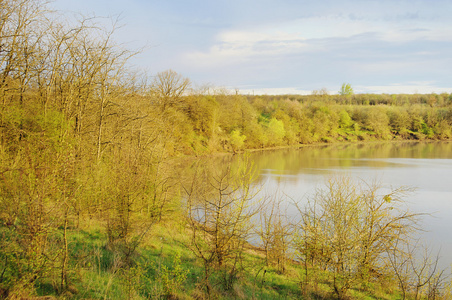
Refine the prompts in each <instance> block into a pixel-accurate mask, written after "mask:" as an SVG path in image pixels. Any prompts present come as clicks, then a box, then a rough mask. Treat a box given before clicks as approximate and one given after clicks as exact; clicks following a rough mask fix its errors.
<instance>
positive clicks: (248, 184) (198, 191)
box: [184, 157, 260, 294]
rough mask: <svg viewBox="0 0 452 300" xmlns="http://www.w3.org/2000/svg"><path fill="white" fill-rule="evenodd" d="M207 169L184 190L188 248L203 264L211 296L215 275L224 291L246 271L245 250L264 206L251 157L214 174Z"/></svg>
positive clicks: (207, 289)
mask: <svg viewBox="0 0 452 300" xmlns="http://www.w3.org/2000/svg"><path fill="white" fill-rule="evenodd" d="M207 170H208V168H205V167H204V168H203V169H202V170H201V171H197V172H196V174H195V176H194V178H193V180H192V181H191V183H190V185H189V186H188V185H185V186H184V190H185V193H186V195H187V200H186V201H187V208H186V214H187V218H186V220H187V224H188V226H189V230H190V235H191V238H190V242H189V245H188V247H189V249H190V250H191V251H192V252H193V254H194V255H195V256H196V257H197V258H198V259H200V260H201V261H202V263H203V266H204V285H205V287H206V292H207V293H208V294H210V290H211V280H212V279H211V275H212V273H213V272H216V273H217V274H218V277H219V278H220V284H221V285H222V286H223V288H224V289H226V290H230V289H231V288H232V284H233V283H234V282H235V281H236V280H237V276H238V274H240V273H241V272H242V271H243V265H242V254H243V250H244V247H245V245H246V243H247V242H246V240H247V238H248V237H249V235H250V234H251V232H252V229H253V225H252V224H253V223H252V218H253V216H254V215H256V214H257V212H258V211H259V209H260V206H259V202H257V201H256V200H255V199H254V196H255V195H256V193H257V191H256V189H255V188H253V181H254V179H255V173H254V168H253V166H252V164H251V162H250V161H249V160H248V158H247V157H243V158H240V159H239V161H238V163H237V165H232V164H231V163H229V164H228V166H227V167H226V168H225V169H224V170H215V171H213V173H212V174H209V172H208V171H207Z"/></svg>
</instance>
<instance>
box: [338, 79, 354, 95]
mask: <svg viewBox="0 0 452 300" xmlns="http://www.w3.org/2000/svg"><path fill="white" fill-rule="evenodd" d="M353 94H354V92H353V88H352V86H351V84H350V83H345V82H344V83H343V84H342V86H341V90H340V91H339V95H342V96H351V95H353Z"/></svg>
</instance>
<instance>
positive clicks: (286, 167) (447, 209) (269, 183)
mask: <svg viewBox="0 0 452 300" xmlns="http://www.w3.org/2000/svg"><path fill="white" fill-rule="evenodd" d="M251 158H252V160H253V161H254V163H255V165H256V167H257V169H258V172H259V180H260V182H261V183H263V184H264V186H265V190H266V192H267V193H271V191H272V190H282V191H284V194H285V195H286V196H287V198H288V199H290V201H293V199H295V200H297V201H303V199H307V198H308V197H310V196H312V195H313V194H314V192H315V189H316V188H319V187H322V185H323V183H324V182H325V180H326V178H327V177H329V176H332V175H335V174H346V175H349V176H352V177H353V178H356V179H358V180H364V181H366V182H370V181H377V182H380V183H381V185H382V186H383V188H385V187H386V188H390V187H394V188H397V187H400V186H408V187H415V188H416V191H415V192H414V193H413V194H411V195H409V197H408V198H407V199H406V201H407V202H408V204H409V207H410V209H411V210H412V211H415V212H423V213H429V214H431V216H427V217H425V218H424V222H423V224H422V226H423V229H425V230H426V232H425V233H423V234H421V235H420V238H421V239H422V240H423V241H424V242H426V243H428V244H430V245H434V248H435V249H436V250H439V249H440V248H441V254H442V257H443V258H442V260H441V264H442V266H444V267H445V266H448V265H449V263H452V239H451V238H450V232H452V219H451V217H450V216H451V214H452V184H451V183H450V182H451V178H452V143H451V142H432V143H371V144H362V145H353V144H348V145H331V146H313V147H303V148H299V149H284V150H274V151H262V152H258V153H252V155H251ZM288 201H289V200H288ZM288 205H289V206H290V203H288ZM289 212H290V209H289ZM292 212H293V213H294V214H296V212H295V211H294V210H293V211H292Z"/></svg>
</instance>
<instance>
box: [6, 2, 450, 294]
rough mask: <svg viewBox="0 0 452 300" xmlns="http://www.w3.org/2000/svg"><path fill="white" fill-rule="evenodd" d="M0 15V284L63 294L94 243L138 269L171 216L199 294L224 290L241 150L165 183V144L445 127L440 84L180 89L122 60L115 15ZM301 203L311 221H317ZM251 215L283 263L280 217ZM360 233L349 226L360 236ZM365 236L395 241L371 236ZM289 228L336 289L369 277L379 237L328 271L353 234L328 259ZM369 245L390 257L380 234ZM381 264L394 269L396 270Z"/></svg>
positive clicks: (42, 5) (240, 235) (180, 151)
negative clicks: (287, 92) (84, 243)
mask: <svg viewBox="0 0 452 300" xmlns="http://www.w3.org/2000/svg"><path fill="white" fill-rule="evenodd" d="M0 14H1V19H0V236H1V239H0V298H8V297H9V298H13V299H14V297H16V298H21V297H28V296H30V295H34V294H36V293H37V290H38V288H41V289H44V287H48V286H50V287H51V288H50V289H51V290H52V292H54V293H56V294H57V295H60V296H61V297H67V298H70V296H71V295H74V294H75V293H76V291H74V288H73V285H74V282H76V281H77V280H82V279H80V277H82V276H81V275H80V274H79V272H81V270H85V269H89V268H92V266H93V265H95V264H97V266H98V267H99V270H100V269H101V266H103V265H104V264H102V263H101V262H100V260H101V259H100V256H96V255H94V253H98V252H95V251H104V252H105V253H109V255H111V256H112V257H113V258H112V259H111V260H110V261H109V263H108V264H107V265H108V266H109V269H108V270H109V272H110V273H109V274H110V276H111V277H110V278H113V277H114V276H119V275H117V274H119V273H120V271H121V270H122V271H124V272H125V271H127V272H129V273H127V272H125V273H124V274H126V275H127V274H129V275H130V274H131V273H130V272H131V270H135V271H137V270H138V269H137V268H136V267H137V265H136V261H137V253H138V249H139V247H140V246H141V245H142V243H143V241H145V240H146V239H147V238H149V235H150V233H151V229H152V228H153V226H154V225H155V224H157V223H160V222H163V221H165V220H167V219H174V218H179V217H180V218H181V219H183V220H184V221H186V223H185V226H186V228H187V230H188V231H189V232H190V233H191V239H190V240H189V241H187V247H188V248H189V249H191V251H192V253H193V255H194V256H195V257H196V258H197V260H198V261H199V262H200V264H202V265H203V268H204V277H203V281H202V286H203V287H204V288H205V289H204V291H205V293H206V294H207V295H210V294H211V292H212V290H214V289H215V284H214V283H215V282H220V283H221V284H222V286H223V288H224V289H225V290H228V289H229V290H230V289H231V288H232V287H233V284H234V283H235V282H236V281H237V279H238V278H239V277H240V276H241V274H243V270H244V269H243V268H242V266H243V260H242V259H243V252H242V250H243V249H244V248H245V246H246V245H247V243H245V239H246V237H247V236H248V235H249V234H250V233H251V230H252V229H253V228H254V227H252V226H249V225H250V222H249V221H250V220H251V219H253V218H255V217H256V216H257V213H258V211H257V210H256V208H257V207H258V206H255V205H250V203H251V199H252V198H253V197H252V195H253V191H252V189H251V188H250V187H251V183H252V180H251V179H252V178H253V172H252V168H250V166H249V165H248V164H247V163H246V162H243V163H241V166H240V167H238V168H232V167H231V168H229V169H227V170H226V171H224V172H223V173H219V174H217V173H205V172H206V171H204V170H205V168H203V169H200V170H199V172H198V171H196V172H194V173H193V174H194V175H193V177H192V178H191V181H190V180H189V181H188V182H185V181H184V182H181V178H180V176H179V175H180V174H177V172H175V170H178V168H177V165H178V164H181V163H184V160H174V158H175V157H181V156H184V155H201V154H210V153H215V152H224V151H227V152H237V151H241V150H243V149H251V148H264V147H273V146H283V145H297V144H300V143H316V142H330V141H342V140H349V141H357V140H372V139H395V138H396V139H397V138H400V139H449V138H450V137H451V120H452V117H451V105H450V96H449V98H445V95H440V96H441V99H442V100H440V99H439V98H437V95H430V96H432V97H434V98H435V99H437V101H436V102H434V103H433V102H431V103H430V102H428V103H423V102H422V101H420V102H419V103H417V102H415V100H414V99H417V98H416V97H418V96H409V95H407V96H406V97H408V98H409V100H408V102H406V103H405V102H403V103H398V104H393V103H391V104H390V103H382V102H381V103H380V102H379V103H372V102H370V101H371V100H369V103H364V102H363V103H359V101H360V100H359V99H361V98H360V97H366V95H352V96H342V95H341V96H329V95H320V96H319V95H317V94H315V93H314V94H313V95H312V96H309V97H308V96H306V97H304V96H303V97H301V96H300V97H299V96H284V97H283V96H281V97H273V98H271V97H264V96H262V97H258V96H245V95H239V94H230V93H228V92H225V91H222V90H221V89H212V88H203V89H193V88H192V85H191V82H190V80H189V79H188V78H185V77H183V76H182V75H180V74H178V73H176V72H174V71H171V70H168V71H163V72H160V73H157V74H156V75H155V76H154V77H152V78H148V77H146V76H145V75H143V74H140V72H138V71H136V70H135V69H134V68H133V67H131V66H130V65H129V63H128V61H129V59H130V58H131V57H132V56H134V55H136V54H137V53H136V52H134V51H130V50H127V49H124V48H123V47H122V46H121V45H119V44H117V43H115V41H114V32H115V27H116V26H117V25H116V23H115V22H112V26H111V28H108V29H106V28H104V27H102V26H100V25H99V23H98V22H97V20H96V19H95V18H84V17H81V18H79V20H78V21H76V22H74V23H72V24H71V25H67V24H66V22H65V21H64V19H65V16H61V15H59V14H58V13H55V12H52V11H50V10H49V9H48V7H47V6H46V2H45V1H41V0H4V1H2V2H1V4H0ZM430 96H428V97H429V98H428V99H430ZM294 97H295V98H294ZM368 97H373V96H372V95H368ZM375 97H377V96H375ZM378 97H380V96H378ZM378 97H377V98H378ZM381 97H382V98H385V97H386V96H381ZM400 97H402V98H403V97H405V96H400ZM411 97H412V98H411ZM438 97H439V96H438ZM389 98H391V99H393V97H392V96H391V97H389ZM395 98H396V99H398V98H399V96H398V95H396V96H395ZM403 99H405V98H403ZM446 99H449V100H446ZM416 101H417V100H416ZM206 186H209V187H211V188H210V189H208V190H206V189H205V187H206ZM334 187H335V186H334ZM355 198H356V197H353V199H355ZM358 198H359V197H358ZM358 198H356V199H358ZM356 199H355V200H356ZM359 199H361V198H359ZM383 204H384V203H383ZM350 205H356V206H359V207H361V209H362V211H363V212H362V214H360V215H359V216H360V218H371V217H372V214H371V212H372V209H374V210H375V208H374V206H375V205H377V204H375V203H370V204H366V203H361V202H359V203H357V204H353V203H352V204H350ZM366 205H371V206H370V208H369V207H367V206H366ZM338 209H339V208H338ZM366 209H367V210H369V209H370V210H371V212H370V215H369V213H368V214H366V213H365V211H367V210H366ZM272 211H274V212H277V211H279V210H278V208H276V207H274V209H273V210H272ZM300 212H302V211H300ZM377 212H378V213H380V211H378V207H377ZM181 216H182V217H181ZM402 216H404V215H402ZM374 217H375V218H380V219H378V220H382V222H386V223H385V224H387V223H388V222H389V223H388V224H390V225H391V224H394V226H402V227H403V226H405V225H403V224H401V223H398V221H397V222H396V221H394V222H392V223H391V220H392V219H387V218H389V217H388V216H387V215H386V211H383V212H381V214H376V215H375V216H374ZM313 218H314V220H315V222H316V224H321V222H322V221H324V219H322V218H323V217H322V216H317V215H313ZM261 219H262V220H264V221H265V220H267V221H266V222H264V223H266V224H267V223H268V224H272V225H271V226H270V227H268V226H267V225H265V226H264V227H263V229H262V231H261V233H260V236H261V237H262V238H263V239H264V240H265V239H267V238H269V237H271V239H270V240H267V242H266V244H265V245H266V246H265V247H264V248H265V249H267V255H268V258H267V260H268V261H269V262H270V261H274V260H276V261H277V262H278V264H279V268H280V269H281V271H283V270H284V268H285V267H284V263H285V261H286V250H287V249H288V248H287V247H288V246H287V245H288V244H287V240H286V238H287V236H288V234H289V231H288V229H287V228H286V227H285V226H284V221H283V219H282V218H281V217H279V215H278V216H277V215H273V214H270V215H267V216H263V217H262V218H261ZM405 219H408V220H410V216H409V215H406V218H402V220H405ZM270 220H274V221H275V222H276V223H269V222H270ZM303 220H304V221H305V222H306V224H305V225H300V226H301V227H299V229H298V230H297V231H296V232H298V234H299V236H300V237H302V236H303V235H305V236H309V239H310V240H312V241H315V243H320V240H319V238H323V239H324V240H325V239H326V238H327V237H326V236H325V237H324V236H315V232H314V231H309V230H311V229H312V228H314V227H315V226H314V225H312V224H310V223H309V222H310V221H309V219H303ZM366 220H367V219H366ZM271 222H273V221H271ZM318 222H320V223H318ZM325 222H326V221H325ZM353 224H356V223H353ZM353 224H350V226H355V225H353ZM378 224H380V223H378ZM381 224H383V223H381ZM385 224H383V225H385ZM383 225H381V226H383ZM93 226H94V227H95V226H97V227H99V228H100V230H101V232H102V233H103V236H104V239H103V240H102V243H103V244H102V249H100V248H95V249H91V250H90V251H91V252H89V254H87V255H86V256H81V254H80V253H76V252H74V251H73V246H74V245H75V242H74V240H73V239H74V236H76V235H77V234H81V232H82V230H84V229H87V230H88V229H90V228H91V227H93ZM312 226H314V227H312ZM316 226H317V225H316ZM319 226H320V225H319ZM322 226H327V227H328V228H330V227H331V225H329V224H328V223H325V224H324V225H322ZM388 226H389V225H388ZM391 226H392V225H391ZM311 227H312V228H311ZM331 228H334V227H331ZM403 228H404V227H403ZM403 228H400V230H402V229H403ZM312 230H314V229H312ZM316 230H317V229H316ZM338 230H339V229H338ZM340 230H342V229H340ZM353 230H357V229H356V228H354V227H353ZM291 232H292V231H291ZM294 232H295V231H294ZM341 232H342V231H341ZM357 232H358V231H357ZM372 232H373V231H372V230H370V229H366V230H364V231H359V234H360V236H362V237H364V236H365V235H366V234H367V235H368V236H369V238H371V237H372V236H371V234H373V233H372ZM270 233H271V234H272V235H270ZM383 233H386V231H383ZM383 233H382V234H383ZM276 234H278V235H276ZM403 234H404V231H401V232H400V236H401V237H403V236H404V235H403ZM376 238H377V240H376V241H375V242H379V241H380V240H379V239H382V238H384V239H389V241H390V245H395V243H396V242H400V244H402V240H400V239H393V238H392V237H388V236H386V235H382V236H378V235H377V236H376ZM87 239H88V238H87ZM301 241H302V239H300V243H299V246H297V247H299V251H300V255H301V256H300V257H301V258H302V260H303V261H305V262H308V261H309V260H310V261H311V262H317V261H318V262H321V263H320V264H319V266H322V268H324V269H325V270H328V272H331V274H340V275H337V276H336V275H335V277H334V282H337V285H335V289H337V291H338V292H337V295H338V296H341V297H342V296H343V295H345V294H346V291H347V288H349V287H351V282H354V281H355V280H356V278H357V276H373V275H371V274H370V273H371V271H372V270H374V269H375V268H377V267H378V270H377V271H378V272H380V269H381V265H380V264H378V265H377V263H376V262H378V263H380V259H382V258H381V256H379V255H380V252H378V253H377V254H378V255H377V254H373V253H370V252H369V250H365V248H366V247H370V246H372V245H373V244H372V242H371V241H366V242H364V241H363V242H362V243H361V244H359V247H360V248H359V249H360V251H361V252H360V255H367V256H366V257H365V258H362V259H361V261H359V262H356V261H353V270H360V273H356V272H354V271H353V272H354V273H353V274H352V275H350V276H352V277H344V276H345V275H343V274H342V273H340V272H342V271H344V270H347V271H348V272H351V269H350V268H349V267H346V269H344V266H346V263H348V261H347V260H345V259H348V256H347V255H350V251H351V250H350V249H351V248H353V247H355V245H348V244H347V245H346V246H344V247H346V248H344V249H342V248H341V249H342V250H341V251H343V252H341V254H340V255H342V256H344V258H343V260H341V261H340V262H338V261H337V255H338V254H337V252H334V251H333V250H331V249H329V250H328V251H330V252H329V253H330V255H333V256H332V257H330V258H329V260H328V259H326V258H325V255H326V254H322V255H320V254H318V249H317V248H315V249H314V248H312V247H314V245H310V246H309V247H310V248H309V247H308V248H306V246H302V245H303V244H302V242H301ZM306 241H307V240H306ZM344 242H347V243H348V241H347V240H346V241H344ZM271 245H277V246H271ZM334 246H335V245H334ZM315 247H317V246H315ZM319 247H320V246H319ZM321 247H322V249H327V248H328V247H330V246H328V245H321ZM335 247H336V246H335ZM338 247H342V244H340V245H339V246H338ZM350 247H351V248H350ZM96 249H97V250H96ZM271 249H278V250H272V251H274V252H270V250H271ZM353 249H354V248H353ZM366 249H367V248H366ZM314 250H315V251H314ZM385 250H386V252H384V253H386V254H387V255H390V254H391V253H394V259H396V258H397V259H398V258H400V257H401V256H399V250H397V249H395V248H394V247H392V248H390V249H389V248H388V249H385ZM389 250H391V251H392V250H393V251H395V252H389ZM396 250H397V251H396ZM275 251H276V252H275ZM347 251H348V252H347ZM353 251H355V250H353ZM366 251H367V252H366ZM270 253H271V254H270ZM333 253H334V254H333ZM382 253H383V252H382ZM314 254H315V255H314ZM319 255H320V256H319ZM345 256H347V257H345ZM90 257H91V259H92V260H89V259H90ZM96 257H98V258H99V259H98V261H96V260H95V258H96ZM388 257H389V256H388ZM388 259H389V258H388ZM333 262H334V264H333ZM388 262H391V261H388V260H387V259H386V260H385V263H386V264H385V265H384V266H385V267H387V266H388V265H387V263H388ZM404 262H405V265H403V264H402V265H403V266H406V264H407V263H408V262H409V260H406V261H404ZM393 264H394V265H397V266H399V265H400V264H398V262H396V261H395V260H394V261H393ZM90 266H91V267H90ZM134 268H135V269H134ZM371 268H372V269H371ZM361 270H362V271H361ZM375 270H376V269H375ZM99 272H100V271H99ZM137 272H138V271H137ZM309 272H311V270H310V271H309ZM372 272H373V271H372ZM121 274H122V273H121ZM137 274H138V273H137ZM165 274H166V275H165V276H169V275H168V274H170V271H168V270H167V273H165ZM178 274H179V273H178ZM397 274H399V275H400V278H401V279H400V282H401V284H402V283H405V282H406V281H404V279H403V278H405V277H403V276H405V275H404V274H405V273H403V272H402V271H401V269H400V271H399V273H397ZM126 275H124V276H126ZM179 275H180V276H181V278H182V277H183V276H182V275H181V274H179ZM121 276H122V275H121ZM127 276H128V275H127ZM143 276H144V275H143ZM162 278H163V277H162ZM165 278H166V277H165ZM167 279H168V278H167ZM402 279H403V280H402ZM168 280H169V279H168ZM306 280H307V279H306ZM82 281H83V280H82ZM170 281H171V280H170ZM306 282H307V281H306ZM429 282H431V281H429ZM129 287H131V285H129ZM132 290H133V288H132V287H131V289H130V291H132ZM166 290H167V291H169V290H170V288H167V289H166ZM105 295H106V294H105ZM105 297H106V296H105ZM105 297H104V298H105Z"/></svg>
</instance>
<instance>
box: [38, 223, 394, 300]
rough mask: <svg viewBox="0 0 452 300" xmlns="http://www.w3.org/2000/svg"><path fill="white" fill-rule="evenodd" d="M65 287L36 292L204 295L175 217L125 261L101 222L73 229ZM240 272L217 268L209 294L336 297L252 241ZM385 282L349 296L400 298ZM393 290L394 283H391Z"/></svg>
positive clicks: (324, 280) (318, 279) (327, 284)
mask: <svg viewBox="0 0 452 300" xmlns="http://www.w3.org/2000/svg"><path fill="white" fill-rule="evenodd" d="M69 232H70V239H69V248H70V250H71V251H70V256H71V266H70V272H69V288H68V289H67V290H66V291H65V292H64V293H58V290H57V288H56V287H58V282H59V281H58V280H59V279H58V274H56V276H55V278H54V279H53V280H48V279H47V280H46V281H39V282H38V285H37V289H36V292H37V294H38V295H41V296H44V295H53V296H54V297H56V298H58V299H137V300H139V299H206V295H205V289H204V287H203V285H202V282H203V281H202V280H203V278H204V271H203V265H202V264H201V262H200V260H198V259H197V258H196V257H195V256H194V255H193V253H192V252H191V251H190V250H189V248H188V247H187V245H188V242H189V235H188V232H187V230H186V229H185V228H184V227H183V226H180V225H179V224H178V223H177V222H175V221H167V222H165V223H162V224H156V225H154V227H153V228H152V230H151V231H150V232H149V235H148V237H147V238H146V239H144V240H143V242H142V243H141V245H140V247H139V248H138V249H137V251H136V253H135V254H134V256H133V257H132V259H131V260H129V261H128V265H125V264H124V262H122V261H121V255H120V254H118V253H116V252H115V251H112V250H111V249H109V248H108V247H106V246H105V245H106V241H107V236H106V234H105V233H104V232H103V231H102V230H101V228H100V227H96V226H92V227H91V228H89V229H88V228H85V229H71V230H70V231H69ZM242 268H243V272H241V273H240V274H238V275H237V277H236V278H235V280H234V281H233V285H232V288H231V289H229V290H225V289H224V288H223V287H222V285H221V284H220V282H221V280H220V278H221V272H220V271H215V272H213V274H212V277H211V281H212V286H211V299H335V297H334V295H333V289H332V287H331V286H332V285H331V278H330V276H329V274H328V273H326V272H320V271H319V272H317V273H315V274H314V273H312V274H309V277H310V278H309V279H310V280H309V282H308V284H307V285H306V284H304V282H305V280H304V279H303V278H304V274H305V272H304V269H303V266H302V265H300V264H298V263H296V262H293V261H292V262H290V263H288V264H287V266H286V269H285V272H284V273H281V272H279V271H278V269H277V268H276V266H275V267H272V266H266V265H265V259H264V255H263V253H262V252H261V251H260V250H259V249H258V248H256V247H252V246H250V247H249V249H247V250H246V251H245V253H243V261H242ZM391 288H394V286H393V285H391V284H389V285H387V286H386V287H382V286H380V285H377V284H373V285H368V286H367V288H362V287H361V288H356V289H352V290H351V291H350V293H349V295H350V299H369V300H371V299H386V300H395V299H400V297H399V296H398V294H397V293H396V292H393V291H391ZM394 290H396V289H394Z"/></svg>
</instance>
